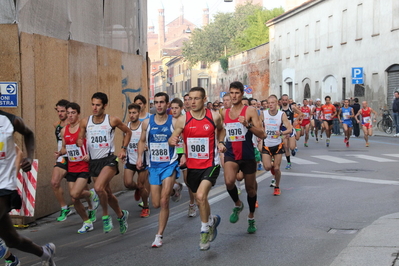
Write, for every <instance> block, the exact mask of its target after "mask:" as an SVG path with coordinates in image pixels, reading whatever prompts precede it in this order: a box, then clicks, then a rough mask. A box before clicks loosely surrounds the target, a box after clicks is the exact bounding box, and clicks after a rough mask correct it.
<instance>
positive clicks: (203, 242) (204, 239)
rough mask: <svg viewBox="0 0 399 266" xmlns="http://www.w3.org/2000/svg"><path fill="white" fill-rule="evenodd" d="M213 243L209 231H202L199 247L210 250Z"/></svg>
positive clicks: (202, 249)
mask: <svg viewBox="0 0 399 266" xmlns="http://www.w3.org/2000/svg"><path fill="white" fill-rule="evenodd" d="M210 246H211V244H210V243H209V232H201V235H200V243H199V248H200V250H201V251H205V250H208V249H209V248H210Z"/></svg>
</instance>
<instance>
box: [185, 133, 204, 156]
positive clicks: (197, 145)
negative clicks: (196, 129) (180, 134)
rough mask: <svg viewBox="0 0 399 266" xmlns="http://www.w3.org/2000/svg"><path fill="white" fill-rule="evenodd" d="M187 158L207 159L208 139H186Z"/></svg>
mask: <svg viewBox="0 0 399 266" xmlns="http://www.w3.org/2000/svg"><path fill="white" fill-rule="evenodd" d="M187 149H188V158H193V159H209V138H187Z"/></svg>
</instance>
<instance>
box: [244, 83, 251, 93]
mask: <svg viewBox="0 0 399 266" xmlns="http://www.w3.org/2000/svg"><path fill="white" fill-rule="evenodd" d="M244 91H245V92H246V93H248V94H252V92H253V90H252V88H250V87H249V86H247V85H244Z"/></svg>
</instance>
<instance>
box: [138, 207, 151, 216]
mask: <svg viewBox="0 0 399 266" xmlns="http://www.w3.org/2000/svg"><path fill="white" fill-rule="evenodd" d="M149 216H150V208H143V209H142V210H141V214H140V217H141V218H147V217H149Z"/></svg>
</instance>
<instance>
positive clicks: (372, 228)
mask: <svg viewBox="0 0 399 266" xmlns="http://www.w3.org/2000/svg"><path fill="white" fill-rule="evenodd" d="M398 224H399V213H393V214H390V215H386V216H383V217H381V218H379V219H377V220H376V221H375V222H373V223H372V224H371V225H369V226H367V227H366V228H364V229H362V230H360V231H359V233H358V235H357V236H356V237H355V238H354V239H353V240H352V241H351V242H350V243H349V245H348V246H347V247H346V248H345V249H344V250H343V251H342V252H341V253H340V254H339V255H338V257H337V258H335V260H334V261H333V263H332V264H331V265H330V266H357V265H359V266H360V265H361V266H367V265H370V266H376V265H387V266H388V265H390V266H391V265H392V266H394V265H399V258H398V257H399V230H398Z"/></svg>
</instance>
